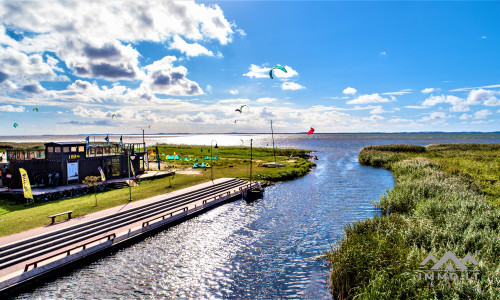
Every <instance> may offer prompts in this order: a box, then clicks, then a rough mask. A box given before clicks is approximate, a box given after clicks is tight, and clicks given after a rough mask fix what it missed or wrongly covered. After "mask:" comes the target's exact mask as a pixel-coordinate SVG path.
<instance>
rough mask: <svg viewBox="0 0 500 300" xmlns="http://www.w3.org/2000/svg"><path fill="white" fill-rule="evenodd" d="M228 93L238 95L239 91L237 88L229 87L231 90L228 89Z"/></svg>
mask: <svg viewBox="0 0 500 300" xmlns="http://www.w3.org/2000/svg"><path fill="white" fill-rule="evenodd" d="M229 93H230V94H231V95H238V94H239V93H240V92H239V91H238V90H237V89H231V90H230V91H229Z"/></svg>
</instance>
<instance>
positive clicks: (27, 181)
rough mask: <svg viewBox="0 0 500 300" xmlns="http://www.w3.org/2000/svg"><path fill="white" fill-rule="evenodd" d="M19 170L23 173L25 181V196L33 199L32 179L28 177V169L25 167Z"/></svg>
mask: <svg viewBox="0 0 500 300" xmlns="http://www.w3.org/2000/svg"><path fill="white" fill-rule="evenodd" d="M19 172H20V173H21V181H22V183H23V192H24V198H26V199H33V194H32V193H31V185H30V179H29V178H28V174H27V173H26V170H25V169H23V168H19Z"/></svg>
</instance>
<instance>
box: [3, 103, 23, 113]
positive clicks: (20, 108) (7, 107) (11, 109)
mask: <svg viewBox="0 0 500 300" xmlns="http://www.w3.org/2000/svg"><path fill="white" fill-rule="evenodd" d="M0 111H3V112H24V106H18V107H14V106H12V105H10V104H8V105H3V106H0Z"/></svg>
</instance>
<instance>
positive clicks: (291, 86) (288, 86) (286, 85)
mask: <svg viewBox="0 0 500 300" xmlns="http://www.w3.org/2000/svg"><path fill="white" fill-rule="evenodd" d="M305 88H306V87H305V86H302V85H300V84H298V83H296V82H292V81H286V82H283V84H281V89H282V90H290V91H297V90H303V89H305Z"/></svg>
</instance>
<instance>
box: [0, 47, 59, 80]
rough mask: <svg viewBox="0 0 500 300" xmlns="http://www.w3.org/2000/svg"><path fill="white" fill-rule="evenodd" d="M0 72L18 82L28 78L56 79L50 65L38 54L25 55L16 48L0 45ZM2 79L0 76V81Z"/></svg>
mask: <svg viewBox="0 0 500 300" xmlns="http://www.w3.org/2000/svg"><path fill="white" fill-rule="evenodd" d="M0 72H1V73H2V74H5V75H6V77H5V78H4V80H6V79H10V80H12V81H14V82H16V83H18V84H23V83H26V81H29V80H48V81H54V80H57V75H56V74H55V73H54V71H53V70H52V67H51V66H50V65H49V64H47V63H45V62H43V58H42V56H41V55H39V54H31V55H27V54H25V53H22V52H20V51H18V50H16V49H13V48H10V47H7V48H3V47H0ZM2 81H3V80H2V79H1V78H0V82H2Z"/></svg>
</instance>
